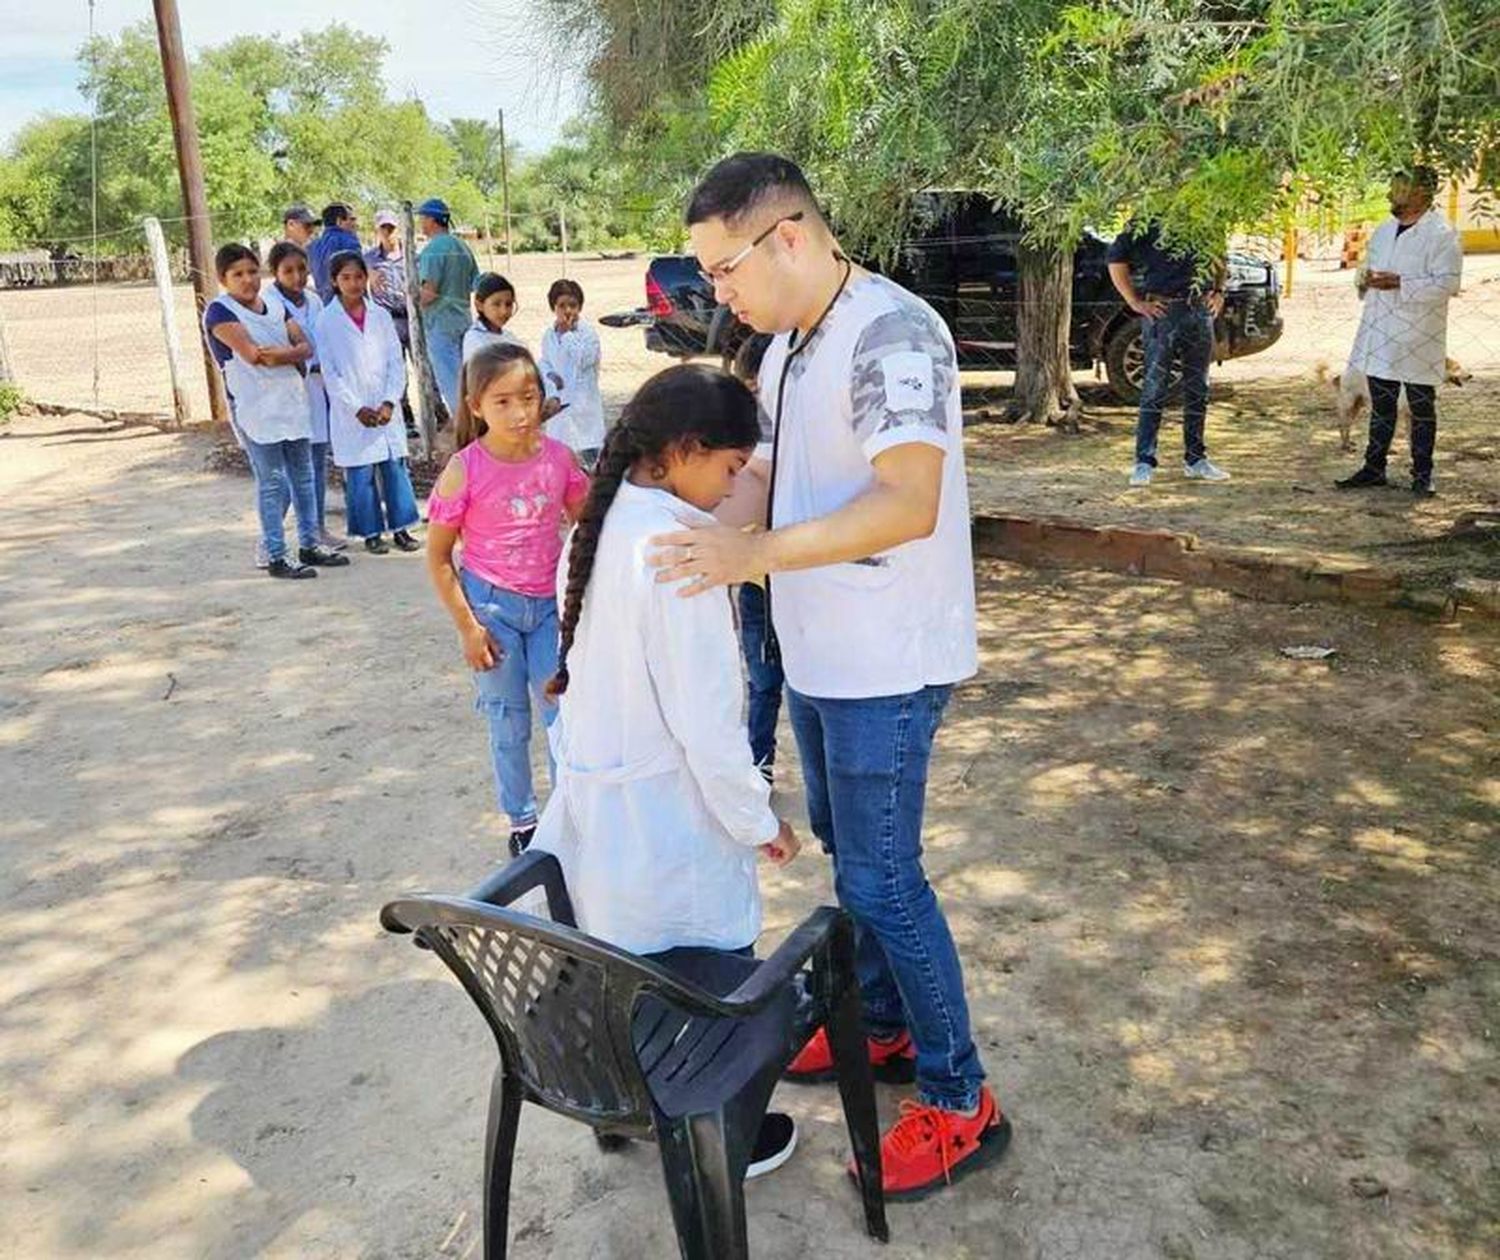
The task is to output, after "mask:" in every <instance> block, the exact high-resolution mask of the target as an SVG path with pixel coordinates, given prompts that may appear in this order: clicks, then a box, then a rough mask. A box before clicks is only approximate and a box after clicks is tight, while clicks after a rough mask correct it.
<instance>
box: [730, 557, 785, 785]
mask: <svg viewBox="0 0 1500 1260" xmlns="http://www.w3.org/2000/svg"><path fill="white" fill-rule="evenodd" d="M765 644H766V592H765V588H764V587H760V586H756V585H755V584H754V583H753V582H746V583H745V584H744V585H743V586H741V587H740V648H741V650H742V651H743V652H744V654H745V673H746V675H747V676H748V677H749V680H750V755H751V756H752V757H754V758H755V764H756V765H758V766H774V765H775V764H776V719H777V717H779V716H780V714H781V689H782V687H783V686H784V685H785V683H786V677H785V675H783V674H782V672H781V662H780V661H779V660H777V661H766V660H763V659H762V657H763V655H764V652H765Z"/></svg>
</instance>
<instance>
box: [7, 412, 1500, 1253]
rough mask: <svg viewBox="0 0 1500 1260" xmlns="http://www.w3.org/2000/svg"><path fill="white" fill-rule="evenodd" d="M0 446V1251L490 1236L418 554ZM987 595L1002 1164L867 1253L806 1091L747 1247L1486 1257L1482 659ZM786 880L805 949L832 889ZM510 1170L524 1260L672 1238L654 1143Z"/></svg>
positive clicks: (973, 932) (1145, 606) (1060, 585)
mask: <svg viewBox="0 0 1500 1260" xmlns="http://www.w3.org/2000/svg"><path fill="white" fill-rule="evenodd" d="M0 452H3V458H0V490H3V493H4V495H5V501H6V503H7V506H8V509H9V511H8V514H7V523H6V529H5V531H4V536H3V538H0V589H3V591H4V594H3V597H0V799H3V800H4V802H5V810H4V813H3V817H0V904H3V907H4V911H5V913H4V916H3V918H0V925H3V926H0V1079H4V1081H5V1082H6V1086H7V1088H6V1090H5V1099H4V1102H3V1104H0V1239H3V1240H4V1242H3V1243H0V1255H5V1256H16V1257H21V1258H24V1260H34V1258H47V1260H71V1258H74V1257H77V1258H80V1260H82V1258H85V1257H87V1258H90V1260H92V1258H95V1257H101V1256H110V1257H115V1256H119V1257H137V1256H139V1257H146V1256H150V1257H152V1258H153V1260H167V1258H172V1257H195V1258H196V1257H205V1256H213V1257H241V1256H247V1257H248V1256H278V1257H280V1256H285V1257H298V1258H308V1257H361V1258H369V1260H374V1258H376V1257H383V1258H385V1260H395V1258H397V1257H413V1258H415V1257H430V1256H437V1255H443V1256H473V1255H476V1254H477V1235H476V1225H475V1213H476V1210H477V1207H478V1204H479V1175H480V1165H481V1135H482V1130H483V1106H484V1099H485V1097H486V1094H487V1089H488V1081H489V1075H490V1071H491V1066H492V1062H493V1057H492V1056H493V1051H492V1048H491V1047H490V1045H489V1044H488V1043H487V1034H486V1033H485V1031H484V1029H483V1026H482V1024H481V1022H480V1020H479V1018H478V1016H477V1015H476V1014H475V1013H474V1012H473V1011H472V1010H471V1009H469V1007H468V1003H467V1000H466V999H465V998H464V997H463V995H462V993H461V992H460V991H459V989H458V988H457V986H456V985H455V984H453V983H452V982H451V981H450V980H448V979H447V978H446V976H445V975H444V974H443V973H442V971H441V969H440V967H439V966H438V965H437V964H436V963H435V961H434V960H433V959H432V958H431V957H429V956H427V955H424V954H420V953H419V952H418V951H415V950H413V949H411V948H410V947H409V946H407V945H405V944H404V943H403V942H400V941H397V940H394V939H391V938H387V937H385V936H383V935H382V933H381V932H380V931H379V930H378V928H377V926H376V923H375V913H376V910H377V908H378V906H379V905H380V903H381V901H382V900H383V899H385V898H386V897H388V896H390V895H393V894H395V893H398V892H401V891H403V890H407V889H411V888H416V887H435V888H439V889H444V890H458V889H461V888H463V887H465V886H466V885H468V884H469V883H470V882H471V881H472V880H473V879H474V878H475V877H477V876H478V875H480V874H482V873H483V872H484V871H485V870H486V869H487V868H488V867H489V865H490V864H491V863H492V862H493V861H494V859H495V858H496V856H497V854H498V852H499V849H500V828H499V826H498V825H497V821H496V819H495V817H494V816H493V814H492V804H491V801H490V796H489V786H488V782H487V778H486V768H485V756H484V741H483V736H482V733H481V730H480V727H479V724H478V721H477V719H476V718H475V717H474V715H473V714H472V713H471V712H470V711H469V708H468V681H467V679H466V678H465V676H464V670H463V668H462V662H461V660H460V658H459V656H458V653H457V651H456V649H455V647H454V645H453V643H452V642H451V634H450V632H449V631H448V630H447V628H446V626H445V624H444V622H443V620H442V618H441V615H440V613H439V612H438V610H437V609H436V607H435V605H434V603H433V601H432V599H431V598H430V596H429V595H428V593H427V590H426V586H425V577H424V574H423V572H422V565H421V558H420V557H401V556H394V555H393V556H391V557H388V558H383V559H375V558H369V557H365V556H360V557H358V558H357V559H356V561H355V564H354V566H353V568H352V569H350V570H348V571H344V572H342V573H333V574H325V575H324V576H323V577H321V578H320V579H319V580H318V581H317V582H315V583H309V584H302V585H298V586H291V587H288V586H287V585H284V584H278V585H275V586H273V585H272V584H271V583H269V582H268V581H266V580H265V579H264V578H263V577H261V576H260V575H258V574H257V573H255V572H254V571H253V570H252V569H251V568H250V566H249V559H250V547H251V540H252V537H253V535H252V530H251V512H250V490H249V484H248V482H246V481H244V480H242V479H236V478H227V477H222V476H218V475H213V474H209V473H206V472H205V471H204V470H203V468H204V461H205V456H206V453H207V450H206V446H205V444H204V442H203V440H202V439H196V438H189V437H171V436H163V435H160V434H157V433H155V432H153V431H150V430H144V429H137V430H126V431H122V432H116V433H108V432H105V431H104V429H103V427H102V426H100V425H98V424H96V423H94V422H91V421H86V420H82V419H78V418H72V419H66V420H48V421H45V422H43V421H38V420H35V419H31V420H23V421H21V422H19V423H18V424H17V425H16V426H15V431H14V432H13V433H11V434H10V435H9V436H6V437H3V438H0ZM984 605H985V610H984V650H985V664H986V669H985V673H984V675H983V676H982V678H981V680H980V681H979V682H978V683H976V684H975V685H972V686H970V687H968V688H966V689H965V690H964V691H963V692H962V693H961V695H960V696H959V698H958V699H957V700H956V702H955V705H954V709H953V713H952V717H951V720H950V722H949V724H948V726H947V727H946V729H945V732H944V736H943V739H942V744H941V750H940V754H939V756H938V759H937V764H936V766H935V769H934V790H933V793H932V800H933V809H932V813H931V817H930V820H929V822H930V826H929V833H928V839H929V854H930V862H931V869H932V874H933V878H934V880H935V882H936V883H937V885H938V886H939V889H940V891H941V893H942V895H943V896H944V897H945V898H946V899H947V901H948V904H949V905H950V907H951V911H952V919H953V923H954V928H955V931H956V934H957V935H958V937H959V940H960V944H961V949H962V950H963V952H964V955H965V957H966V960H967V966H968V970H969V982H970V987H971V991H972V995H973V1002H974V1015H975V1023H976V1030H977V1034H978V1037H979V1039H980V1042H981V1045H982V1047H983V1049H984V1053H985V1056H986V1059H987V1062H988V1066H989V1068H990V1070H991V1072H992V1074H993V1076H994V1077H995V1080H996V1084H997V1087H998V1089H999V1091H1000V1095H1001V1098H1002V1100H1003V1101H1004V1102H1005V1104H1006V1105H1007V1106H1008V1107H1009V1108H1010V1109H1011V1110H1012V1111H1013V1113H1014V1114H1015V1117H1016V1125H1017V1141H1016V1146H1015V1149H1014V1150H1013V1152H1012V1153H1011V1155H1010V1156H1009V1157H1008V1159H1007V1161H1006V1163H1005V1164H1003V1165H1002V1166H1001V1168H1000V1169H998V1170H996V1171H995V1172H994V1173H993V1174H989V1175H986V1176H984V1177H983V1178H981V1179H977V1180H971V1181H969V1182H967V1183H966V1184H965V1185H964V1186H963V1187H962V1188H961V1189H959V1190H957V1191H955V1192H954V1193H953V1194H952V1195H951V1197H948V1198H946V1199H942V1200H939V1201H937V1202H935V1203H934V1204H933V1205H932V1206H930V1207H928V1208H926V1209H917V1208H911V1207H899V1208H895V1209H893V1212H892V1221H893V1235H894V1240H893V1242H892V1245H891V1246H890V1247H889V1248H886V1249H878V1248H875V1247H873V1246H871V1245H867V1244H866V1242H865V1241H864V1240H863V1239H862V1237H861V1236H860V1235H859V1234H858V1232H857V1225H856V1204H855V1200H854V1196H853V1195H852V1194H851V1192H850V1191H849V1189H848V1188H847V1186H846V1185H845V1184H844V1180H843V1175H842V1171H841V1167H840V1161H841V1159H842V1157H843V1153H844V1150H845V1142H844V1138H843V1135H842V1133H841V1131H840V1125H839V1121H838V1118H837V1113H836V1108H835V1104H834V1099H833V1094H832V1092H831V1091H823V1090H813V1091H798V1090H795V1089H784V1090H783V1091H782V1093H781V1095H780V1097H781V1100H782V1102H783V1103H784V1105H785V1106H787V1107H788V1108H789V1109H790V1110H792V1111H793V1112H794V1113H795V1114H796V1115H797V1116H798V1118H799V1120H800V1121H801V1124H802V1128H803V1146H802V1149H801V1150H800V1152H799V1153H798V1155H797V1157H796V1158H795V1160H794V1161H793V1162H792V1164H791V1165H789V1166H788V1168H787V1169H786V1170H784V1171H783V1172H782V1173H780V1174H778V1175H777V1176H776V1177H773V1178H771V1179H768V1180H767V1181H766V1182H764V1183H761V1184H758V1185H756V1186H754V1187H752V1188H751V1190H750V1194H749V1201H750V1220H751V1231H752V1239H753V1245H754V1248H755V1254H756V1255H757V1256H759V1257H765V1258H768V1260H792V1258H794V1257H796V1258H799V1260H800V1258H801V1257H804V1256H806V1255H809V1254H821V1255H824V1256H828V1257H834V1258H842V1257H863V1256H874V1255H877V1254H878V1255H881V1256H886V1257H891V1258H892V1260H905V1258H908V1257H923V1258H924V1260H925V1258H930V1257H944V1258H948V1257H951V1258H954V1260H965V1258H978V1257H998V1256H1005V1257H1016V1258H1036V1260H1042V1258H1045V1260H1064V1258H1067V1260H1098V1258H1100V1257H1110V1258H1111V1260H1148V1258H1155V1257H1169V1258H1170V1260H1186V1258H1188V1257H1195V1258H1196V1260H1250V1258H1251V1257H1258V1258H1261V1260H1268V1258H1278V1260H1307V1258H1308V1257H1330V1258H1336V1260H1344V1258H1347V1260H1356V1258H1358V1260H1373V1258H1383V1257H1392V1258H1395V1257H1416V1256H1443V1257H1462V1258H1464V1260H1479V1257H1481V1256H1491V1255H1494V1254H1495V1253H1496V1250H1497V1249H1500V1223H1497V1222H1500V1183H1497V1181H1496V1174H1495V1164H1494V1156H1493V1152H1494V1150H1495V1146H1496V1138H1497V1135H1496V1127H1497V1126H1496V1122H1495V1119H1494V1117H1495V1116H1496V1114H1497V1112H1500V1063H1497V1056H1496V1048H1495V1047H1496V1042H1495V1038H1496V1036H1497V1030H1496V1028H1495V1025H1494V1014H1495V1010H1496V1009H1497V999H1500V925H1497V923H1496V920H1495V916H1494V913H1493V907H1494V905H1495V903H1496V897H1497V894H1500V875H1497V871H1500V861H1497V859H1500V839H1497V836H1500V826H1497V820H1500V762H1497V759H1496V742H1495V732H1496V731H1497V730H1500V705H1497V701H1496V697H1495V688H1494V679H1495V677H1496V674H1495V670H1496V666H1497V664H1500V642H1497V640H1496V638H1495V637H1494V636H1493V634H1492V632H1491V633H1489V634H1487V633H1486V632H1484V631H1482V630H1480V629H1477V628H1475V627H1473V626H1468V625H1460V626H1457V627H1437V626H1434V625H1432V624H1430V623H1425V622H1420V621H1416V620H1409V619H1405V618H1399V617H1392V618H1386V619H1382V620H1378V621H1377V620H1374V619H1370V618H1366V617H1363V616H1360V615H1356V614H1353V613H1350V612H1347V611H1345V610H1342V609H1337V608H1323V607H1317V608H1312V607H1309V608H1299V609H1288V608H1282V607H1277V606H1268V605H1257V604H1251V603H1247V602H1243V601H1238V600H1234V599H1231V598H1229V597H1227V596H1224V595H1223V594H1221V593H1217V592H1204V591H1194V590H1190V589H1186V588H1180V587H1174V586H1171V585H1165V584H1156V583H1131V582H1127V581H1122V580H1119V579H1115V578H1110V577H1104V576H1096V575H1088V574H1071V575H1065V576H1057V575H1048V574H1038V573H1032V572H1026V571H1022V570H1016V569H1010V568H1000V567H996V568H987V569H986V570H985V572H984ZM1320 640H1327V641H1331V642H1333V643H1336V644H1337V645H1338V647H1339V650H1340V655H1339V657H1337V658H1336V659H1335V662H1334V663H1333V665H1332V666H1327V665H1321V664H1319V665H1306V664H1297V663H1293V662H1289V661H1285V660H1282V659H1281V658H1279V657H1278V656H1277V655H1276V653H1275V648H1276V647H1277V646H1279V645H1280V644H1283V643H1293V642H1313V641H1320ZM796 786H797V785H796V781H795V775H794V772H791V771H790V768H789V773H788V776H787V783H786V787H787V789H788V798H787V799H788V801H789V802H790V806H789V807H790V808H791V809H792V811H793V812H794V813H800V808H799V807H798V806H797V805H796V803H795V802H796ZM766 888H767V892H768V907H769V920H770V922H769V929H768V938H769V939H772V940H774V939H779V937H780V936H781V935H782V934H783V933H784V932H785V931H786V929H787V928H788V927H789V926H790V925H791V924H792V923H794V922H795V921H796V920H797V919H798V918H799V917H800V916H801V915H802V914H803V913H805V912H806V910H807V909H808V908H810V907H811V906H812V905H814V904H815V903H816V902H818V901H819V900H820V899H822V898H823V897H825V896H826V895H827V891H828V880H827V877H826V871H825V869H824V866H823V863H822V861H821V860H820V859H819V858H818V857H817V856H816V855H815V854H814V855H808V856H807V857H805V858H804V859H803V860H802V861H801V862H799V864H798V865H797V866H796V867H794V868H792V869H791V870H790V871H789V872H786V873H778V874H771V875H768V876H767V877H766ZM895 1104H896V1095H895V1094H893V1093H886V1094H884V1095H883V1097H882V1108H883V1111H884V1112H885V1114H886V1115H887V1116H889V1115H891V1114H892V1113H893V1112H894V1109H895ZM520 1156H521V1164H520V1167H519V1169H518V1173H517V1179H516V1208H515V1215H514V1220H515V1223H516V1228H517V1230H518V1232H519V1236H518V1239H517V1242H516V1244H515V1246H514V1248H513V1252H512V1254H513V1255H515V1256H516V1257H518V1258H519V1260H528V1258H540V1257H549V1258H557V1260H580V1258H583V1257H590V1258H594V1257H597V1258H599V1260H605V1258H619V1260H627V1258H629V1260H638V1258H641V1257H650V1258H654V1257H667V1256H671V1255H673V1254H675V1251H674V1247H673V1243H672V1240H671V1234H670V1227H669V1224H668V1218H667V1214H666V1205H665V1199H664V1195H663V1191H662V1189H661V1185H660V1178H659V1173H658V1170H657V1165H656V1162H655V1158H654V1153H653V1152H652V1151H651V1150H650V1149H649V1148H637V1149H635V1150H633V1151H631V1152H629V1153H628V1154H626V1155H623V1156H618V1157H613V1158H608V1159H606V1158H604V1157H602V1156H600V1155H599V1154H597V1153H596V1151H595V1149H594V1147H593V1144H592V1141H591V1140H590V1138H589V1137H588V1135H587V1133H586V1131H585V1130H583V1129H582V1128H581V1127H579V1126H574V1125H571V1124H568V1123H565V1122H562V1121H559V1120H555V1119H553V1118H550V1117H548V1116H546V1115H543V1114H541V1113H539V1112H536V1111H534V1110H532V1111H529V1112H528V1113H527V1115H526V1117H525V1119H524V1121H523V1124H522V1136H521V1146H520ZM1359 1178H1365V1179H1366V1180H1363V1181H1358V1180H1357V1179H1359ZM1356 1185H1357V1186H1359V1187H1362V1188H1364V1189H1365V1190H1366V1191H1368V1192H1370V1193H1372V1194H1374V1195H1375V1197H1370V1198H1366V1197H1361V1195H1360V1194H1359V1193H1357V1192H1356ZM1381 1188H1383V1189H1384V1191H1385V1193H1378V1191H1379V1190H1380V1189H1381Z"/></svg>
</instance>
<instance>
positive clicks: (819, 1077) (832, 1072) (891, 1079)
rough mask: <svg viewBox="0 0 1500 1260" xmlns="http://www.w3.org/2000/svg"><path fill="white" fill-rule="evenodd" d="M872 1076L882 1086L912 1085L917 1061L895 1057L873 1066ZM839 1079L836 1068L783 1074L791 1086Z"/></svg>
mask: <svg viewBox="0 0 1500 1260" xmlns="http://www.w3.org/2000/svg"><path fill="white" fill-rule="evenodd" d="M870 1074H871V1075H872V1076H874V1078H875V1079H876V1080H877V1081H879V1082H880V1083H881V1084H882V1085H910V1084H911V1083H912V1082H913V1081H914V1080H916V1079H917V1061H916V1059H915V1058H911V1057H908V1056H907V1055H904V1054H898V1055H894V1056H892V1057H891V1058H889V1059H887V1060H886V1061H885V1062H884V1063H880V1064H873V1063H872V1064H871V1065H870ZM838 1078H839V1074H838V1070H837V1069H835V1068H831V1067H829V1068H821V1069H819V1070H818V1071H816V1072H792V1071H791V1070H790V1069H788V1070H787V1071H785V1072H783V1073H782V1074H781V1079H782V1080H784V1081H786V1082H787V1083H788V1084H789V1085H826V1084H827V1083H828V1082H829V1081H836V1080H838Z"/></svg>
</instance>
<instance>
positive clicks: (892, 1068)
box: [783, 1028, 917, 1085]
mask: <svg viewBox="0 0 1500 1260" xmlns="http://www.w3.org/2000/svg"><path fill="white" fill-rule="evenodd" d="M869 1046H870V1066H871V1067H872V1068H873V1069H874V1070H875V1079H876V1080H877V1081H884V1082H886V1084H888V1085H909V1084H910V1083H911V1082H912V1081H914V1080H916V1079H917V1051H916V1047H914V1046H913V1045H912V1043H911V1035H910V1034H909V1033H906V1032H902V1033H898V1034H897V1035H896V1036H895V1037H892V1038H891V1039H890V1040H889V1041H877V1040H876V1039H875V1038H874V1037H871V1038H870V1039H869ZM837 1075H838V1073H837V1072H835V1071H834V1068H833V1047H831V1046H830V1045H829V1044H828V1032H827V1030H826V1029H823V1028H820V1029H818V1031H817V1032H815V1033H813V1035H812V1036H811V1037H810V1038H809V1039H808V1042H807V1044H806V1045H805V1046H803V1047H802V1049H801V1050H799V1051H798V1052H797V1057H796V1058H795V1059H793V1060H792V1062H791V1064H790V1066H788V1068H787V1070H786V1071H785V1072H784V1073H783V1077H784V1079H786V1080H788V1081H795V1082H797V1083H798V1084H800V1085H815V1084H817V1083H818V1082H820V1081H831V1080H833V1079H835V1078H836V1077H837Z"/></svg>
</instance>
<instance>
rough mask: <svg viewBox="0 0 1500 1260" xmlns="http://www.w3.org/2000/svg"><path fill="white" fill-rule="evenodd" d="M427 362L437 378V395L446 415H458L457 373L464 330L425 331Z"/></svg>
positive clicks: (458, 371)
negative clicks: (440, 398)
mask: <svg viewBox="0 0 1500 1260" xmlns="http://www.w3.org/2000/svg"><path fill="white" fill-rule="evenodd" d="M427 362H428V363H430V364H431V365H432V374H433V376H435V377H436V378H437V387H438V393H440V394H441V395H442V396H443V402H445V403H446V404H447V405H448V415H449V416H456V415H458V390H459V373H460V371H461V370H462V369H463V365H464V330H463V329H462V328H460V329H459V330H458V332H456V333H447V332H442V331H440V330H438V329H436V328H429V329H428V330H427Z"/></svg>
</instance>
